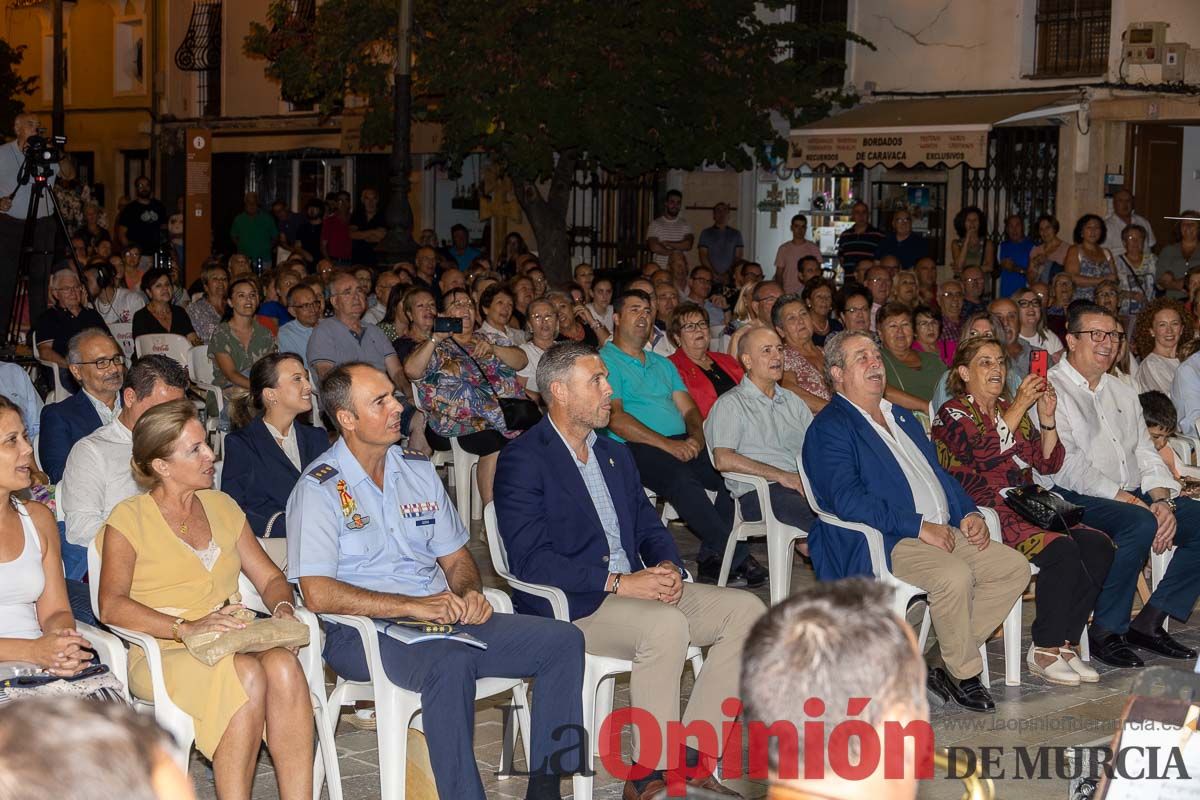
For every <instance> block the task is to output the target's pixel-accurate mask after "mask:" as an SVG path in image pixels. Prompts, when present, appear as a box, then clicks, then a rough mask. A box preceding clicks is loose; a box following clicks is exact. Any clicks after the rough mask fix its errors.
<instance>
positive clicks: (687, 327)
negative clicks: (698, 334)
mask: <svg viewBox="0 0 1200 800" xmlns="http://www.w3.org/2000/svg"><path fill="white" fill-rule="evenodd" d="M707 328H708V326H707V325H706V324H704V323H703V322H685V323H683V324H682V325H680V326H679V330H680V331H681V332H683V333H693V332H695V331H702V330H707Z"/></svg>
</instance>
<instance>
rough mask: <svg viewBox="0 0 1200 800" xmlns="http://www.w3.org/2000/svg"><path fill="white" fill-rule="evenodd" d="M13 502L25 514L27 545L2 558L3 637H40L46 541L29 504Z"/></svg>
mask: <svg viewBox="0 0 1200 800" xmlns="http://www.w3.org/2000/svg"><path fill="white" fill-rule="evenodd" d="M13 505H14V506H16V509H17V515H18V516H19V517H20V518H21V530H22V532H23V533H24V539H25V542H24V545H25V546H24V547H23V548H22V549H21V554H20V555H19V556H17V557H16V558H14V559H13V560H12V561H4V562H0V637H3V638H7V639H37V638H38V637H39V636H41V635H42V626H41V625H40V624H39V623H38V616H37V605H36V604H37V601H38V598H39V597H41V596H42V591H43V590H44V589H45V588H46V575H45V573H44V572H43V571H42V543H41V540H40V539H39V538H38V534H37V529H36V528H35V527H34V525H33V519H32V518H31V517H30V516H29V512H28V511H27V510H26V509H25V505H24V504H23V503H14V504H13Z"/></svg>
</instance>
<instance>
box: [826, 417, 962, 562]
mask: <svg viewBox="0 0 1200 800" xmlns="http://www.w3.org/2000/svg"><path fill="white" fill-rule="evenodd" d="M888 424H889V425H895V426H899V427H900V428H902V429H903V430H904V432H905V433H906V434H908V437H909V438H910V439H912V440H913V441H914V442H916V444H917V446H918V447H919V448H920V449H921V452H922V453H923V454H924V456H925V460H926V461H928V462H929V465H930V466H931V467H933V472H934V474H935V475H937V477H938V482H939V483H940V484H941V486H942V490H943V491H944V492H945V493H946V500H947V504H948V506H949V509H950V520H949V523H950V524H951V525H958V524H959V523H960V522H961V521H962V518H963V517H965V516H967V515H968V514H972V513H975V512H976V511H977V510H978V509H976V508H975V504H974V503H973V502H971V498H970V497H968V496H967V493H966V492H965V491H963V488H962V485H961V484H959V482H958V481H956V480H955V479H954V478H952V477H950V475H949V474H948V473H947V472H946V471H945V470H944V469H942V467H941V465H939V464H938V460H937V453H936V451H935V450H934V449H933V444H932V443H931V442H930V441H929V437H928V436H927V435H926V434H925V429H924V428H923V427H921V423H920V422H918V421H917V419H916V417H914V416H913V415H912V413H911V412H909V411H907V410H905V409H903V408H901V407H900V406H893V407H892V419H890V420H888ZM804 473H805V474H806V475H807V476H808V480H809V484H810V485H811V486H812V490H813V494H815V495H816V501H817V504H818V505H819V506H820V507H821V508H822V509H824V510H825V511H828V512H830V513H831V514H833V515H834V516H836V517H838V518H839V519H843V520H845V521H846V522H859V523H862V524H865V525H870V526H871V527H872V528H876V529H877V530H879V531H880V532H881V533H882V534H883V550H884V555H885V556H886V557H887V560H888V567H889V569H890V568H891V563H892V548H893V547H895V546H896V543H897V542H899V541H900V540H901V539H905V538H910V537H915V536H917V535H918V534H919V533H920V532H921V515H920V514H918V513H917V511H916V507H915V505H914V504H913V497H912V490H911V489H910V488H909V485H908V479H907V478H905V477H904V472H903V471H902V470H901V469H900V463H899V462H898V461H896V457H895V456H894V455H892V451H891V450H889V449H888V446H887V444H886V443H885V442H884V441H883V439H881V438H880V436H879V434H878V433H877V432H876V431H875V429H874V428H873V427H872V426H871V424H870V423H869V422H868V421H867V420H866V418H865V417H863V415H862V412H860V411H859V410H858V409H857V408H855V406H854V405H853V404H852V403H851V402H850V401H849V400H847V399H846V398H845V397H843V396H841V395H840V394H838V395H834V398H833V400H832V401H831V402H830V403H829V405H827V406H825V408H823V409H822V410H821V413H819V414H817V416H816V419H814V420H813V423H812V425H811V426H810V427H809V429H808V433H806V434H805V436H804ZM808 551H809V555H810V556H811V557H812V560H813V568H814V569H815V571H816V573H817V578H818V579H820V580H836V579H838V578H846V577H850V576H853V575H868V576H869V575H871V574H873V573H872V571H871V556H870V553H869V551H868V550H867V540H866V539H865V538H863V535H862V534H861V533H859V532H858V531H851V530H846V529H844V528H838V527H835V526H833V525H829V524H827V523H825V522H821V521H818V522H816V523H814V524H813V526H812V528H810V529H809V531H808Z"/></svg>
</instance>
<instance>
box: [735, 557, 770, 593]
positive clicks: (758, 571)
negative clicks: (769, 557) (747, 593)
mask: <svg viewBox="0 0 1200 800" xmlns="http://www.w3.org/2000/svg"><path fill="white" fill-rule="evenodd" d="M768 574H769V573H768V572H767V569H766V567H764V566H763V565H762V564H760V563H758V562H757V561H756V560H755V559H754V556H746V560H745V561H743V562H742V563H741V564H740V565H738V567H737V568H736V569H734V570H731V575H730V578H733V577H735V576H736V577H738V578H744V579H745V581H746V585H747V586H749V587H750V588H751V589H757V588H758V587H759V586H762V585H763V584H764V583H766V582H767V576H768Z"/></svg>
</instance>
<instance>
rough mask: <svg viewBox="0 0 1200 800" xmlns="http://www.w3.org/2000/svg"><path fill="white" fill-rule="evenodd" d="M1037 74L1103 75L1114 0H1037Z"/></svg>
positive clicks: (1060, 75)
mask: <svg viewBox="0 0 1200 800" xmlns="http://www.w3.org/2000/svg"><path fill="white" fill-rule="evenodd" d="M1036 23H1037V53H1036V56H1035V63H1034V76H1035V77H1039V78H1041V77H1083V76H1088V75H1103V74H1104V73H1105V71H1106V70H1107V69H1108V47H1109V33H1110V30H1111V27H1112V0H1038V4H1037V17H1036Z"/></svg>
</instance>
